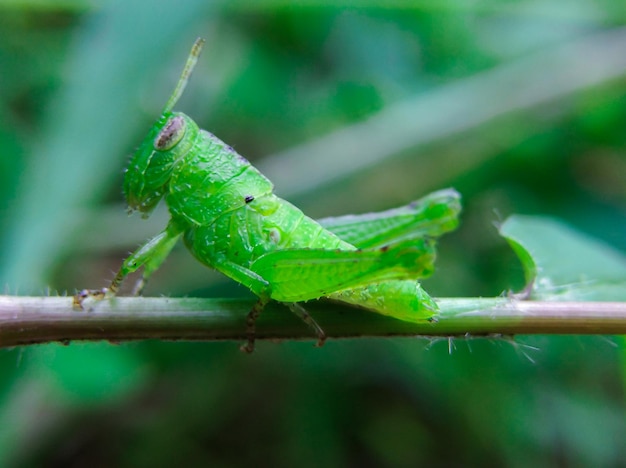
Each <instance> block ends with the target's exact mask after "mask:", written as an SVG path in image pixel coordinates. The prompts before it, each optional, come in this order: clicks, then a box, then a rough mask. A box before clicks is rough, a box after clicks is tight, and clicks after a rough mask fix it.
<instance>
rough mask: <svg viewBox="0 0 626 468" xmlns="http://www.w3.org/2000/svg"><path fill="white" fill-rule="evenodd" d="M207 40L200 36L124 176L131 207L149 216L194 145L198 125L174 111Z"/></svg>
mask: <svg viewBox="0 0 626 468" xmlns="http://www.w3.org/2000/svg"><path fill="white" fill-rule="evenodd" d="M202 44H204V40H203V39H201V38H198V39H196V42H194V44H193V47H192V48H191V52H190V53H189V57H188V58H187V63H186V64H185V68H184V69H183V72H182V74H181V76H180V79H179V80H178V83H177V84H176V88H175V89H174V92H173V93H172V95H171V96H170V98H169V99H168V101H167V104H165V108H164V109H163V113H162V114H161V117H160V118H159V120H158V121H157V122H156V124H154V126H153V127H152V130H150V133H148V136H147V137H146V138H145V139H144V141H143V142H142V143H141V145H139V148H137V151H135V154H134V155H133V157H132V158H131V160H130V164H129V165H128V169H126V176H125V177H124V193H125V194H126V201H127V202H128V208H129V211H134V210H138V211H140V212H141V213H142V215H143V217H145V218H147V217H148V216H149V215H150V212H152V210H153V209H154V208H155V207H156V206H157V204H158V203H159V201H160V200H161V198H162V197H163V195H165V194H166V192H167V186H168V182H169V180H170V177H171V176H172V169H173V168H174V165H175V164H176V163H177V162H178V161H179V160H180V158H182V157H183V156H184V155H185V154H186V153H187V152H188V151H189V150H190V149H191V146H192V144H193V141H195V136H196V135H197V133H198V126H197V125H196V124H195V123H194V121H193V120H191V119H190V118H189V117H187V116H186V115H185V114H182V113H180V112H172V109H173V108H174V105H175V104H176V103H177V102H178V99H179V98H180V96H181V95H182V94H183V91H184V90H185V87H186V86H187V82H188V81H189V76H190V75H191V72H192V71H193V68H194V67H195V65H196V62H197V61H198V56H199V55H200V51H201V50H202Z"/></svg>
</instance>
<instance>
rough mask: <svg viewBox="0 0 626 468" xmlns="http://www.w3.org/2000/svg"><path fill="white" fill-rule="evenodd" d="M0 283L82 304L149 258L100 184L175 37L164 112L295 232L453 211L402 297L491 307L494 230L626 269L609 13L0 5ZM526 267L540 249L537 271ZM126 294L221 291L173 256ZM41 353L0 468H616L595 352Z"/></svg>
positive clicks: (616, 346)
mask: <svg viewBox="0 0 626 468" xmlns="http://www.w3.org/2000/svg"><path fill="white" fill-rule="evenodd" d="M0 8H1V13H2V14H0V30H1V31H2V35H1V39H0V70H1V71H2V72H1V73H0V119H2V125H0V148H1V155H2V156H1V157H0V200H2V202H3V203H2V204H0V220H1V221H0V222H1V223H2V230H1V234H2V236H1V237H0V242H1V247H0V276H1V279H2V284H3V285H5V289H6V292H7V293H10V294H42V293H45V292H46V291H48V288H49V289H50V290H51V291H54V292H56V291H59V292H61V293H62V292H63V291H69V292H70V293H71V292H73V291H74V289H75V288H83V287H99V286H103V285H105V284H106V281H107V280H108V279H109V278H111V276H112V273H111V271H113V270H115V269H116V268H117V267H118V266H119V263H120V261H121V259H122V258H123V256H124V255H125V254H126V252H127V251H129V250H131V249H133V248H134V247H135V246H136V245H137V244H138V243H140V242H141V241H143V240H144V239H145V238H147V237H148V236H150V235H152V234H154V233H156V232H157V230H158V229H160V227H161V226H162V225H163V224H164V223H165V220H166V216H167V215H166V213H165V211H163V210H162V211H161V212H157V213H156V214H155V215H154V216H153V218H151V220H150V221H147V222H145V221H143V222H142V221H141V220H139V219H135V218H130V219H128V218H126V217H125V215H124V210H123V206H122V197H121V194H120V187H121V181H122V175H123V174H122V168H123V167H124V164H125V162H126V155H127V154H129V153H130V152H131V151H132V149H133V147H134V145H135V144H137V143H138V142H139V141H140V139H141V138H142V137H143V135H144V134H145V132H146V131H147V129H148V128H149V126H150V125H151V123H152V121H153V120H154V119H155V118H156V116H157V115H158V113H159V111H160V109H161V107H162V106H163V104H164V103H165V100H166V99H167V96H169V93H170V92H171V88H172V86H173V85H174V83H175V80H176V78H177V76H178V73H179V71H180V68H181V67H182V64H183V62H184V59H185V56H186V54H187V51H188V48H189V46H190V45H191V43H192V42H193V40H194V39H195V37H196V36H199V35H200V36H203V37H205V38H206V39H207V46H206V48H205V52H204V54H203V56H202V58H201V62H200V63H199V66H198V69H197V70H196V73H195V76H194V77H193V78H192V81H191V85H190V87H189V89H188V91H187V95H186V96H185V97H183V99H182V101H181V103H180V104H179V106H178V108H179V109H180V110H182V111H184V112H186V113H188V114H189V115H191V116H192V117H193V118H194V119H195V120H196V121H197V122H198V123H199V124H200V125H201V126H202V127H203V128H206V129H209V130H210V131H212V132H213V133H215V134H217V135H218V136H220V137H221V138H222V139H224V140H225V141H227V142H228V143H230V144H232V145H233V146H234V147H235V148H236V149H237V150H238V151H239V152H240V153H242V154H243V155H245V156H247V157H248V158H249V159H251V160H253V161H254V162H255V164H258V165H259V167H262V168H263V170H264V171H265V172H266V173H267V175H268V176H269V177H270V178H271V179H272V180H273V181H274V182H275V183H276V186H277V192H278V193H279V194H280V195H283V196H285V197H287V198H289V199H290V200H291V201H293V202H294V203H296V204H297V205H298V206H300V207H301V208H303V209H304V210H305V212H307V213H308V214H310V215H312V216H316V217H318V216H320V217H321V216H327V215H333V214H342V213H348V212H365V211H373V210H378V209H384V208H389V207H392V206H395V205H400V204H404V203H406V202H408V201H409V200H411V199H414V198H417V197H419V196H420V195H422V194H424V193H426V192H428V191H430V190H434V189H437V188H441V187H445V186H453V187H455V188H457V189H458V190H459V191H460V192H461V193H462V194H463V196H464V201H465V202H464V203H465V213H464V217H463V225H462V227H461V229H460V230H459V231H458V232H456V233H454V234H452V235H450V236H448V237H446V238H445V239H444V240H443V242H442V243H441V247H440V259H439V261H438V271H437V273H436V274H435V276H434V277H433V278H432V279H429V280H428V281H427V282H425V287H426V288H427V289H428V290H429V291H431V292H432V293H433V294H435V295H440V296H455V295H468V296H480V295H483V296H496V295H499V294H501V293H502V292H503V291H506V290H509V289H517V288H519V287H521V286H522V285H523V271H522V267H521V265H520V264H519V262H518V261H517V260H516V259H515V257H514V255H513V253H512V251H511V250H510V248H509V247H508V246H507V245H506V243H505V241H504V240H502V239H501V238H499V237H498V235H497V232H496V229H495V228H494V226H493V225H494V224H498V223H499V222H500V221H501V220H502V219H504V218H505V217H506V216H508V215H509V214H511V213H523V214H541V215H546V216H551V217H554V218H558V219H559V220H560V221H563V222H565V223H567V224H569V225H570V226H573V227H574V228H577V229H579V230H580V231H583V232H585V233H586V234H588V235H590V236H593V237H595V238H597V239H598V240H600V241H603V242H605V243H607V244H609V245H611V246H612V247H613V248H614V249H616V250H618V251H622V252H623V251H624V250H625V248H626V223H625V222H624V221H625V218H626V199H625V195H626V190H625V186H626V185H625V183H624V182H625V181H626V180H625V179H626V157H625V156H624V155H625V154H626V152H625V150H626V132H625V131H624V129H625V128H626V78H625V77H626V54H624V50H626V28H625V26H624V25H625V23H626V8H625V7H624V5H623V2H618V1H609V0H606V1H601V2H598V1H592V0H576V1H574V2H571V1H568V2H563V1H560V0H541V1H531V0H522V1H519V2H500V1H498V2H496V1H479V2H461V1H455V0H451V1H448V2H443V3H441V2H410V6H409V2H403V1H400V0H398V1H395V2H385V6H384V7H382V6H378V4H377V2H372V1H361V2H360V1H356V0H355V1H351V2H347V4H346V6H343V7H337V6H334V2H323V1H314V0H308V1H304V2H299V3H298V4H291V3H290V2H285V1H284V0H283V1H280V0H274V1H271V0H268V1H258V2H254V6H253V7H251V6H250V5H247V3H246V2H223V3H221V2H214V3H209V2H204V1H199V0H195V1H194V0H188V1H186V2H183V3H182V4H181V5H180V6H177V7H173V6H172V5H171V4H166V3H165V2H163V3H162V4H161V3H160V2H159V3H157V2H154V3H153V2H141V1H133V2H128V1H125V2H122V1H114V0H112V1H109V2H100V3H99V4H97V5H96V4H95V2H87V1H79V0H67V1H64V2H46V1H44V0H39V1H22V0H11V1H9V0H5V1H2V2H0ZM538 244H539V245H541V242H539V243H538ZM147 294H153V295H159V294H165V295H174V296H179V295H198V296H199V295H206V296H219V297H229V296H235V295H241V294H245V292H244V291H242V290H241V288H240V287H238V286H236V285H233V284H231V283H229V282H227V281H226V280H224V279H222V278H221V277H220V276H219V275H217V274H214V273H212V272H210V271H208V270H207V269H205V268H203V267H202V266H200V265H198V264H197V262H195V261H194V260H193V259H192V258H191V257H190V255H189V254H188V253H187V252H186V251H185V250H184V249H183V248H180V249H178V250H176V251H175V253H174V255H173V256H172V258H171V259H169V260H168V262H167V264H166V265H165V266H164V268H163V269H162V271H160V272H159V273H157V275H155V278H154V281H153V282H152V283H151V284H150V285H149V288H148V291H147ZM258 348H259V349H258V352H257V353H256V354H255V355H253V356H243V355H241V354H240V353H239V352H238V351H237V346H236V345H235V344H233V343H224V344H215V343H206V344H201V343H196V344H189V343H153V342H149V343H137V344H131V345H126V344H125V345H118V346H115V345H113V344H109V343H102V344H97V345H81V344H75V343H74V344H71V345H70V346H67V347H64V346H61V345H49V346H40V347H33V348H28V349H15V350H8V351H2V352H0V369H1V371H0V372H1V375H2V378H1V380H0V421H1V422H2V424H0V465H2V466H57V465H63V466H68V465H70V466H83V465H87V464H89V466H112V465H116V466H143V465H148V464H150V465H152V466H170V465H171V464H173V463H175V462H177V461H179V460H181V459H184V460H187V461H188V463H189V464H191V465H201V464H207V463H211V464H212V466H243V465H249V464H252V463H254V464H261V465H268V466H269V465H271V466H294V465H297V466H319V465H322V464H324V465H325V466H345V465H357V464H358V465H359V466H363V465H365V466H416V465H417V464H419V463H422V464H424V465H428V466H437V465H441V466H444V465H445V466H449V465H451V464H459V465H461V464H462V465H464V466H472V465H476V466H486V465H493V466H502V465H509V466H528V465H531V464H532V465H533V466H553V465H560V466H563V465H567V466H618V465H623V464H624V461H623V460H624V459H625V456H626V453H624V452H625V449H624V439H625V434H626V423H625V422H624V421H625V420H624V382H623V367H624V366H623V348H622V342H621V340H620V339H617V338H614V339H608V338H603V337H532V338H531V337H517V338H516V339H515V340H510V339H506V338H499V339H492V340H485V339H480V340H479V339H474V340H472V339H467V340H455V341H453V342H448V341H445V340H443V341H436V342H433V341H428V340H425V339H416V340H358V341H344V342H332V341H331V342H329V343H328V344H327V345H326V346H325V347H324V348H322V349H313V348H312V346H311V343H309V342H306V343H281V344H274V343H261V344H260V345H259V347H258Z"/></svg>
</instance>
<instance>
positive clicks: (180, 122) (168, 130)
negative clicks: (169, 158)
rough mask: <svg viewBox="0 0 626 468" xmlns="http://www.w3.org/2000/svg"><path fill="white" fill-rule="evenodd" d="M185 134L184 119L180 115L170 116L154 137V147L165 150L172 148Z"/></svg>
mask: <svg viewBox="0 0 626 468" xmlns="http://www.w3.org/2000/svg"><path fill="white" fill-rule="evenodd" d="M184 135H185V119H184V118H183V117H182V116H180V115H175V116H174V117H170V119H169V120H168V121H167V123H166V124H165V126H164V127H163V128H162V129H161V131H160V132H159V134H158V135H157V137H156V138H155V139H154V149H156V150H159V151H167V150H169V149H172V148H173V147H174V146H176V144H177V143H178V142H179V141H180V140H182V139H183V136H184Z"/></svg>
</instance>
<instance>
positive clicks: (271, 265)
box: [74, 39, 460, 352]
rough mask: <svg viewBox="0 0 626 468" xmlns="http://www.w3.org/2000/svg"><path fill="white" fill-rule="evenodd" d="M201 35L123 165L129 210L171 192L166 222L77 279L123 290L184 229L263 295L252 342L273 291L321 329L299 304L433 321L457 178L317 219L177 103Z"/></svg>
mask: <svg viewBox="0 0 626 468" xmlns="http://www.w3.org/2000/svg"><path fill="white" fill-rule="evenodd" d="M203 42H204V41H203V40H202V39H198V40H196V42H195V44H194V45H193V47H192V50H191V53H190V55H189V57H188V59H187V63H186V65H185V68H184V70H183V72H182V75H181V77H180V79H179V81H178V84H177V85H176V88H175V90H174V92H173V94H172V96H171V97H170V98H169V100H168V101H167V104H166V105H165V108H164V109H163V112H162V114H161V117H160V118H159V119H158V121H157V122H156V124H155V125H154V126H153V128H152V130H150V133H149V134H148V136H147V137H146V138H145V140H144V141H143V143H142V144H141V145H140V146H139V148H138V149H137V150H136V152H135V154H134V155H133V157H132V159H131V161H130V163H129V166H128V168H127V171H126V175H125V179H124V192H125V195H126V199H127V202H128V206H129V211H130V212H132V211H134V210H138V211H140V212H141V213H142V216H143V217H147V216H149V214H150V213H151V211H152V210H153V209H154V208H155V206H156V205H157V204H158V203H159V201H160V200H161V199H162V198H165V201H166V203H167V206H168V208H169V211H170V214H171V219H170V221H169V223H168V225H167V227H166V228H165V229H164V230H163V231H162V232H161V233H160V234H158V235H157V236H155V237H154V238H152V239H150V240H148V241H147V242H146V243H145V244H143V245H142V246H141V247H140V248H139V249H138V250H136V251H135V252H134V253H132V254H131V255H130V256H129V257H128V258H127V259H126V260H125V261H124V263H123V264H122V266H121V268H120V270H119V272H118V273H117V275H116V276H115V278H114V279H113V281H112V283H111V285H110V286H109V288H105V289H103V290H100V291H87V290H85V291H81V292H80V293H78V294H77V295H76V296H75V299H74V303H75V305H76V306H77V307H80V308H82V302H83V300H84V299H85V298H86V297H88V296H94V297H96V298H98V299H101V298H104V297H111V296H114V295H115V294H117V292H118V290H119V287H120V285H121V283H122V281H123V280H124V278H126V276H127V275H129V274H130V273H132V272H134V271H136V270H138V269H139V268H140V267H143V276H142V278H141V280H139V282H138V284H137V286H136V287H135V290H134V292H135V293H136V294H140V293H141V291H142V289H143V287H144V286H145V284H146V281H147V280H148V278H149V277H150V276H151V275H152V274H153V273H154V272H155V271H156V270H157V269H158V268H159V267H160V266H161V264H162V263H163V261H164V260H165V258H166V257H167V256H168V254H169V253H170V251H171V249H172V248H173V247H174V245H175V244H176V243H177V241H178V240H179V239H180V238H181V237H182V238H183V240H184V242H185V245H186V246H187V248H188V249H189V250H190V251H191V253H192V254H193V255H194V256H195V257H196V258H197V259H198V260H199V261H200V262H202V263H204V264H206V265H207V266H209V267H212V268H215V269H216V270H218V271H220V272H222V273H223V274H225V275H226V276H228V277H230V278H232V279H234V280H235V281H237V282H239V283H241V284H243V285H244V286H246V287H248V288H249V289H250V290H251V291H252V292H253V293H254V294H256V295H257V296H258V301H257V302H256V303H255V305H254V306H253V307H252V309H251V310H250V312H249V314H248V317H247V319H246V336H247V343H246V344H245V345H243V346H242V350H244V351H247V352H252V350H253V349H254V340H255V322H256V319H257V317H258V316H259V314H260V313H261V311H262V310H263V308H264V307H265V306H266V305H267V303H268V302H269V301H270V300H274V301H278V302H282V303H284V304H286V305H287V307H288V308H289V309H290V310H291V311H292V312H294V313H295V314H296V315H298V316H299V317H300V318H301V319H302V320H304V322H305V323H306V324H308V325H309V326H310V327H311V328H312V329H313V330H314V331H315V333H316V334H317V337H318V346H321V345H322V344H323V343H324V340H325V339H326V335H325V333H324V331H323V330H322V328H321V327H320V326H319V325H318V324H317V322H315V320H314V319H313V318H312V317H311V316H310V315H309V314H308V313H307V311H306V310H305V308H304V307H303V306H302V305H301V304H300V303H301V302H305V301H308V300H311V299H319V298H326V299H330V300H334V301H340V302H344V303H349V304H353V305H356V306H358V307H361V308H364V309H367V310H370V311H374V312H378V313H381V314H385V315H389V316H392V317H395V318H398V319H400V320H405V321H410V322H424V321H427V320H428V321H432V320H434V317H435V315H436V313H437V310H438V309H437V304H436V303H435V302H434V300H433V299H431V297H430V296H429V295H428V294H427V293H426V292H425V291H424V290H423V289H421V287H420V285H419V283H418V281H417V279H419V278H423V277H426V276H428V275H429V274H431V273H432V271H433V263H434V259H435V250H434V238H435V237H437V236H440V235H441V234H443V233H445V232H447V231H450V230H452V229H454V228H455V227H456V226H457V224H458V215H459V212H460V202H459V199H460V197H459V195H458V193H457V192H455V191H454V190H451V189H448V190H442V191H439V192H434V193H432V194H430V195H428V196H427V197H425V198H423V199H421V200H418V201H416V202H413V203H411V204H409V205H406V206H403V207H400V208H396V209H392V210H388V211H384V212H380V213H370V214H365V215H348V216H342V217H335V218H327V219H324V220H320V221H315V220H313V219H311V218H309V217H307V216H305V215H304V214H303V213H302V211H300V210H299V209H298V208H296V207H295V206H293V205H292V204H290V203H289V202H287V201H285V200H282V199H281V198H278V197H277V196H276V195H274V193H273V189H274V187H273V185H272V183H271V182H270V181H269V180H268V179H267V178H266V177H264V176H263V175H262V174H261V173H260V172H259V171H258V170H257V169H256V168H254V167H253V166H252V165H251V164H250V162H248V161H247V160H246V159H245V158H243V157H242V156H240V155H239V154H237V153H236V152H235V151H234V150H233V148H231V147H230V146H228V145H226V144H225V143H223V142H222V141H221V140H219V139H218V138H217V137H215V136H214V135H212V134H211V133H209V132H207V131H205V130H201V129H199V128H198V126H197V125H196V123H195V122H194V121H193V120H192V119H191V118H190V117H188V116H187V115H185V114H182V113H180V112H173V107H174V106H175V104H176V102H177V101H178V99H179V98H180V96H181V95H182V93H183V91H184V89H185V87H186V85H187V82H188V80H189V76H190V75H191V72H192V70H193V68H194V66H195V64H196V62H197V60H198V56H199V54H200V51H201V48H202V44H203Z"/></svg>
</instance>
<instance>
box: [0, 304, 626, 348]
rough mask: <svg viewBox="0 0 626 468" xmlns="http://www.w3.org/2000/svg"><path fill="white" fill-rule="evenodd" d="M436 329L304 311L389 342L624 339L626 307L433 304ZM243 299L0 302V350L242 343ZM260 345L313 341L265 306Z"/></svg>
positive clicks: (324, 307) (331, 328)
mask: <svg viewBox="0 0 626 468" xmlns="http://www.w3.org/2000/svg"><path fill="white" fill-rule="evenodd" d="M438 302H439V305H440V307H441V310H442V313H441V315H440V317H439V320H438V321H437V322H436V323H421V324H415V323H408V322H402V321H400V320H396V319H393V318H389V317H384V316H381V315H378V314H374V313H371V312H367V311H362V310H358V309H355V308H352V307H347V306H343V305H337V304H329V303H325V302H318V301H313V302H310V303H308V304H307V309H308V310H309V311H310V312H311V314H312V315H313V316H314V317H315V319H316V320H317V321H318V322H319V323H320V325H321V326H322V328H324V330H325V331H326V333H327V335H328V336H329V338H330V339H337V338H357V337H390V336H417V335H422V336H465V335H471V336H483V335H517V334H626V303H623V302H546V301H522V300H518V299H515V298H504V297H500V298H486V299H479V298H446V299H439V300H438ZM252 304H253V302H252V301H250V300H228V299H199V298H143V297H134V298H130V297H120V298H115V299H111V300H104V301H100V302H94V301H89V302H87V303H85V310H83V311H80V310H74V309H72V298H70V297H17V296H0V348H3V347H11V346H18V345H28V344H37V343H49V342H55V341H57V342H63V343H67V342H70V341H75V340H77V341H99V340H109V341H114V342H121V341H131V340H147V339H159V340H201V341H215V340H238V341H243V340H245V317H246V314H247V313H248V311H249V310H250V307H251V306H252ZM257 337H258V339H260V340H263V339H280V340H287V339H288V340H300V339H311V340H313V339H315V337H314V336H313V333H312V332H311V331H310V330H309V329H308V328H307V327H306V326H305V325H304V324H303V323H302V322H301V321H300V320H299V319H298V318H296V317H295V316H293V315H292V314H291V313H290V312H289V311H288V309H287V308H286V307H284V306H282V305H280V304H272V305H270V306H268V307H267V309H266V310H265V311H264V312H263V314H262V316H261V318H260V319H259V321H258V323H257Z"/></svg>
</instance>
